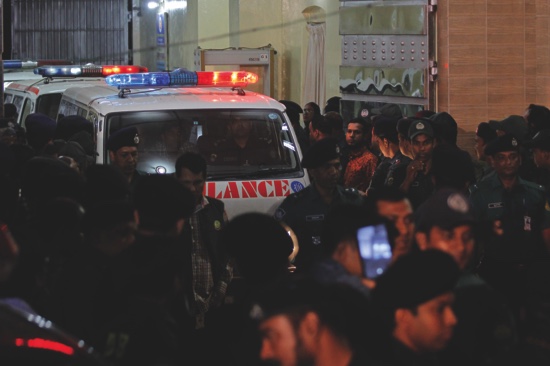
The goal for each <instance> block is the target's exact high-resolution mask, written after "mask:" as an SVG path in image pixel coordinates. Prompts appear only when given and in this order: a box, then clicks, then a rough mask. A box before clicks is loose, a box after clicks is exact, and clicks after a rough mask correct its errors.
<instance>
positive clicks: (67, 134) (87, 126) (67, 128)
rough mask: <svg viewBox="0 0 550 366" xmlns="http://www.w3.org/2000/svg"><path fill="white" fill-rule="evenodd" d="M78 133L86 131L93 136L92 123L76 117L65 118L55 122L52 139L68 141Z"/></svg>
mask: <svg viewBox="0 0 550 366" xmlns="http://www.w3.org/2000/svg"><path fill="white" fill-rule="evenodd" d="M80 131H86V132H88V133H89V134H90V135H93V133H94V126H93V124H92V122H90V121H88V120H87V119H86V118H84V117H82V116H78V115H73V116H65V117H63V118H61V119H59V121H57V125H56V127H55V133H54V139H56V140H57V139H60V140H65V141H69V139H70V138H71V137H72V136H73V135H75V134H76V133H78V132H80Z"/></svg>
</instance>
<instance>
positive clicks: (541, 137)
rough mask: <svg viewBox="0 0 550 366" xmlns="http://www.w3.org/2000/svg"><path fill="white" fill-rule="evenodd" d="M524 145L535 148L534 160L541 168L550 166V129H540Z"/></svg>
mask: <svg viewBox="0 0 550 366" xmlns="http://www.w3.org/2000/svg"><path fill="white" fill-rule="evenodd" d="M524 146H525V147H526V148H531V149H532V150H533V160H534V161H535V165H536V166H537V167H539V168H545V169H548V168H550V129H545V130H540V131H539V132H537V133H536V134H535V136H533V138H532V139H531V140H528V141H525V143H524Z"/></svg>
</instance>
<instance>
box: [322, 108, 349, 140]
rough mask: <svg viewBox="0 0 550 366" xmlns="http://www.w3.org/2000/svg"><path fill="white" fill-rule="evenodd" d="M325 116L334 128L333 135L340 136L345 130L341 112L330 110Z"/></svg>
mask: <svg viewBox="0 0 550 366" xmlns="http://www.w3.org/2000/svg"><path fill="white" fill-rule="evenodd" d="M324 117H325V120H326V121H327V122H328V124H329V125H330V126H331V128H332V132H331V135H332V136H338V135H340V134H341V133H343V132H344V119H343V118H342V115H341V114H340V113H338V112H336V111H329V112H327V113H325V115H324Z"/></svg>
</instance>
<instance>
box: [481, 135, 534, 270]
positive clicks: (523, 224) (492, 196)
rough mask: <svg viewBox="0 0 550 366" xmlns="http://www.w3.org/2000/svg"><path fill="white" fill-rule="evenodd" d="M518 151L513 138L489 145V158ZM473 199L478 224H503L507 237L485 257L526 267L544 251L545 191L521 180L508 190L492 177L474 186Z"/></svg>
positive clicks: (492, 245)
mask: <svg viewBox="0 0 550 366" xmlns="http://www.w3.org/2000/svg"><path fill="white" fill-rule="evenodd" d="M516 150H518V142H517V140H516V139H515V138H513V137H512V136H511V135H506V136H502V137H499V138H497V139H496V140H494V141H493V142H491V143H490V144H488V145H487V147H486V153H490V154H488V155H493V154H496V153H497V152H502V151H516ZM470 198H471V200H472V204H473V206H474V212H475V215H476V218H477V219H478V220H482V221H483V220H485V221H491V222H494V221H495V220H500V221H501V223H502V228H503V230H504V235H503V236H502V237H501V238H498V240H494V241H492V242H491V243H487V245H486V248H485V256H486V257H488V258H490V259H494V260H496V261H499V262H516V263H524V262H526V261H530V260H532V259H534V258H536V257H537V256H538V255H539V254H540V253H541V251H542V250H543V247H542V236H541V229H542V227H543V223H544V222H545V209H544V207H545V198H544V188H543V187H542V186H539V185H538V184H535V183H532V182H529V181H526V180H523V179H521V178H520V177H519V175H518V176H517V184H516V185H515V186H514V187H513V188H512V189H511V190H509V191H508V190H506V189H505V188H504V186H503V185H502V182H501V181H500V179H499V177H498V174H491V175H489V176H488V177H487V178H485V179H484V180H482V181H481V182H479V183H477V184H476V185H474V186H473V188H472V190H471V195H470Z"/></svg>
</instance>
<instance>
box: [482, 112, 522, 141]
mask: <svg viewBox="0 0 550 366" xmlns="http://www.w3.org/2000/svg"><path fill="white" fill-rule="evenodd" d="M489 125H491V127H492V128H494V129H495V130H500V131H503V132H504V133H506V134H511V135H513V136H514V137H515V138H516V139H517V140H518V141H519V142H523V140H525V138H526V136H527V135H528V133H529V127H528V126H527V122H525V119H524V118H523V117H522V116H516V115H511V116H508V117H506V118H505V119H503V120H502V121H489Z"/></svg>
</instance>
